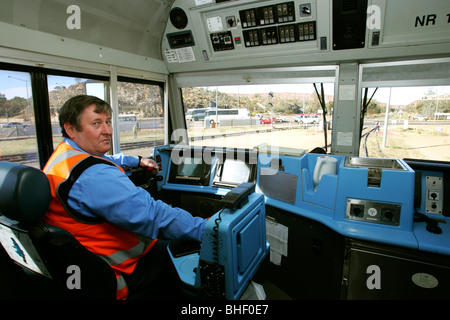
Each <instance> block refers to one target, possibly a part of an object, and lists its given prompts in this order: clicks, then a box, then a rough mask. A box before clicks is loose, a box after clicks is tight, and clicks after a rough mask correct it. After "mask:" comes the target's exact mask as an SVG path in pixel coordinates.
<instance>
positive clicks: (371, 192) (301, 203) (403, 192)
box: [153, 146, 450, 254]
mask: <svg viewBox="0 0 450 320" xmlns="http://www.w3.org/2000/svg"><path fill="white" fill-rule="evenodd" d="M153 156H154V158H155V159H158V160H159V161H158V163H159V165H160V172H159V173H158V176H159V177H158V179H157V181H158V182H157V183H158V189H159V190H160V191H161V192H163V193H168V194H169V197H168V198H169V199H170V198H172V199H175V198H180V199H181V200H180V201H184V202H185V203H189V208H188V209H192V210H199V211H205V210H206V211H208V214H209V213H211V212H214V211H215V210H217V208H218V203H219V202H220V199H221V198H223V197H224V196H225V195H226V194H227V193H228V192H229V191H230V190H231V189H233V188H234V187H236V186H238V185H239V184H241V183H245V182H250V183H255V184H256V190H255V192H256V193H259V194H263V195H264V199H265V205H269V206H271V207H275V208H278V209H281V210H284V211H286V212H290V213H292V214H294V215H299V216H303V217H306V218H309V219H312V220H314V221H317V222H319V223H322V224H324V225H325V226H327V227H329V228H330V229H332V230H335V231H336V232H338V233H339V234H342V235H344V236H349V237H352V238H357V239H362V240H370V241H376V242H381V243H387V244H391V245H397V246H402V247H406V248H415V249H417V248H422V249H424V250H427V251H429V250H431V251H435V252H440V253H443V254H450V248H449V247H448V246H446V245H445V244H444V243H443V242H442V239H443V238H442V237H444V238H445V239H447V238H448V239H449V240H450V230H449V229H448V226H447V220H448V215H449V214H448V212H447V211H448V210H447V209H444V211H445V212H443V213H442V214H440V213H438V212H437V211H436V213H433V215H434V216H433V215H432V216H431V217H428V218H427V219H428V220H426V221H425V220H420V221H419V220H417V221H416V220H415V218H416V213H417V212H418V213H424V214H425V213H429V212H425V211H426V210H428V209H426V208H428V206H429V205H428V204H427V203H429V201H434V202H433V203H436V206H438V207H439V206H440V204H438V203H437V201H438V199H440V198H441V197H444V198H445V196H444V195H443V193H442V188H440V185H441V184H443V183H444V182H443V183H440V182H439V183H434V184H430V183H427V182H426V181H424V182H423V184H422V182H420V183H418V182H417V177H418V176H420V175H421V172H420V171H419V170H416V171H415V170H413V169H412V168H411V167H410V166H409V165H408V163H407V162H405V161H404V160H399V159H378V158H359V157H349V156H339V155H321V154H313V153H304V154H303V155H300V156H292V155H287V154H286V155H284V154H266V153H261V152H256V151H250V150H240V149H231V150H222V149H220V148H218V149H217V150H216V149H214V148H207V147H189V146H185V147H184V146H183V147H181V148H180V147H178V146H162V147H158V148H155V150H154V153H153ZM324 158H328V160H333V161H328V164H326V165H319V163H322V162H323V163H326V162H327V161H323V160H326V159H324ZM330 164H331V166H334V167H333V168H332V170H330V168H329V166H330ZM327 166H328V167H327ZM431 175H432V174H430V173H428V172H424V175H423V179H424V180H426V177H430V176H431ZM434 176H436V174H434ZM442 177H443V176H442V175H441V178H440V180H439V176H438V177H437V178H432V179H433V181H435V180H436V181H443V179H442ZM428 180H429V178H428ZM445 181H446V180H445ZM418 185H419V186H420V187H421V188H422V189H421V190H420V191H418ZM424 194H425V196H422V195H424ZM427 195H428V196H427ZM417 197H421V198H423V200H422V201H421V204H420V203H419V204H417V201H416V198H417ZM433 197H434V198H433ZM190 198H192V200H189V199H190ZM183 199H184V200H183ZM430 199H431V200H430ZM178 204H179V203H175V204H174V205H178ZM447 206H448V205H447ZM444 207H445V205H444ZM208 208H209V209H208ZM445 208H447V207H445ZM192 210H191V211H192ZM436 216H437V217H436ZM422 221H425V222H426V223H422ZM430 221H438V223H436V224H438V227H439V228H434V229H433V232H431V231H430V230H431V229H430V228H429V227H428V223H429V222H430ZM436 229H438V230H440V232H439V233H435V232H434V230H436Z"/></svg>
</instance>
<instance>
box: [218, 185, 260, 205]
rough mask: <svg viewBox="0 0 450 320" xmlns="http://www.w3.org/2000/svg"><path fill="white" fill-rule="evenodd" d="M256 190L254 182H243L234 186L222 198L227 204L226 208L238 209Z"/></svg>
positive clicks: (222, 201)
mask: <svg viewBox="0 0 450 320" xmlns="http://www.w3.org/2000/svg"><path fill="white" fill-rule="evenodd" d="M253 192H255V184H254V183H253V182H243V183H241V184H240V185H238V186H237V187H234V188H233V189H231V190H230V191H228V193H227V194H226V195H225V196H224V197H223V198H222V199H221V200H220V202H221V203H223V204H224V205H225V208H229V209H231V210H236V209H237V208H238V207H239V208H242V207H243V206H244V204H245V203H247V201H248V196H249V195H250V194H251V193H253Z"/></svg>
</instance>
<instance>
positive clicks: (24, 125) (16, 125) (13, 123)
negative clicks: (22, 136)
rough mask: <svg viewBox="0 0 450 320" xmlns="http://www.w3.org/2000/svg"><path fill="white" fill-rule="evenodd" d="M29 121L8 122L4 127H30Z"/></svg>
mask: <svg viewBox="0 0 450 320" xmlns="http://www.w3.org/2000/svg"><path fill="white" fill-rule="evenodd" d="M28 126H29V124H28V123H21V122H7V123H5V124H4V125H3V126H2V127H3V128H11V127H28Z"/></svg>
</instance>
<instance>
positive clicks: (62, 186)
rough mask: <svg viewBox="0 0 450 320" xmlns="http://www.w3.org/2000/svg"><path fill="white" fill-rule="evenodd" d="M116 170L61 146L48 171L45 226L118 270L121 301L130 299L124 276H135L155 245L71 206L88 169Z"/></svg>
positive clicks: (118, 288) (151, 240) (96, 158)
mask: <svg viewBox="0 0 450 320" xmlns="http://www.w3.org/2000/svg"><path fill="white" fill-rule="evenodd" d="M99 163H103V164H107V165H111V166H115V167H116V168H118V169H120V170H121V171H122V172H124V170H123V169H122V168H120V167H119V166H116V165H115V164H114V163H112V162H110V161H108V160H106V159H103V158H101V157H96V156H92V155H90V154H88V153H85V152H83V151H80V150H77V149H75V148H72V147H71V146H70V145H69V144H67V143H65V142H61V143H60V144H59V145H58V147H57V148H56V150H55V152H54V153H53V154H52V156H51V157H50V159H49V161H48V162H47V164H46V165H45V167H44V170H43V171H44V172H45V173H46V174H47V177H48V178H49V180H50V187H51V192H52V199H51V202H50V207H49V210H48V212H47V214H46V215H45V216H44V217H43V222H44V223H47V224H50V225H54V226H57V227H59V228H61V229H64V230H66V231H68V232H69V233H70V234H72V235H73V236H74V237H75V238H76V239H77V240H78V241H79V242H80V243H81V244H82V245H83V246H84V247H86V248H87V249H88V250H90V251H92V252H93V253H95V254H96V255H98V256H100V257H101V258H103V259H104V260H105V261H106V262H108V264H109V265H110V266H111V267H112V269H113V270H114V273H115V275H116V279H117V293H116V297H117V299H125V298H126V297H127V295H128V290H127V287H126V283H125V280H124V278H123V276H122V274H131V273H132V272H133V271H134V269H135V267H136V264H137V262H138V261H139V259H140V258H141V257H142V256H143V255H145V254H146V253H147V252H148V251H149V250H150V248H151V247H152V246H153V245H154V244H155V242H156V239H149V238H146V237H143V236H140V235H137V234H136V233H133V232H131V231H128V230H126V229H124V228H121V227H119V226H116V225H114V224H112V223H109V222H107V221H106V220H104V219H103V218H101V217H99V218H91V217H86V216H84V215H81V214H80V213H78V212H76V211H75V210H73V209H72V208H71V207H70V206H69V204H68V200H67V199H68V194H69V191H70V189H71V187H72V185H73V183H75V181H76V179H77V178H78V177H79V176H80V175H81V174H82V173H83V171H84V170H85V169H87V168H88V167H90V166H91V165H95V164H99Z"/></svg>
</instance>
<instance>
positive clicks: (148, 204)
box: [64, 138, 206, 241]
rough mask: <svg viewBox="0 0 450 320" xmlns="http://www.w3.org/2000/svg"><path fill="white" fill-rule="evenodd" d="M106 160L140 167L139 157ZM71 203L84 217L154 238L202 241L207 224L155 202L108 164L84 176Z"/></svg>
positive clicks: (95, 167)
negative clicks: (100, 218)
mask: <svg viewBox="0 0 450 320" xmlns="http://www.w3.org/2000/svg"><path fill="white" fill-rule="evenodd" d="M64 141H65V142H66V143H68V144H69V145H70V146H72V147H73V148H76V149H78V150H81V151H83V150H82V149H81V148H80V147H79V146H78V145H77V144H76V143H75V142H74V141H72V140H70V139H67V138H66V139H64ZM103 157H104V158H105V159H107V160H109V161H111V162H114V163H115V164H117V165H119V166H121V167H122V168H126V167H136V166H138V165H139V158H138V157H133V156H126V155H123V154H116V155H105V156H103ZM68 203H69V205H70V206H71V207H72V208H73V209H74V210H76V211H78V212H79V213H81V214H83V215H86V216H88V217H102V218H104V219H105V220H107V221H109V222H111V223H113V224H116V225H118V226H121V227H123V228H125V229H127V230H129V231H132V232H135V233H137V234H141V235H143V236H146V237H148V238H151V239H155V238H157V237H165V238H168V239H187V240H197V241H201V240H202V237H203V231H204V228H205V224H206V220H205V219H203V218H200V217H193V216H192V215H191V214H190V213H189V212H187V211H185V210H183V209H181V208H173V207H171V206H170V205H168V204H166V203H164V202H162V201H160V200H154V199H153V198H152V197H151V196H150V194H149V193H148V192H147V191H146V190H144V189H142V188H140V187H136V186H135V185H134V184H133V183H132V182H131V180H130V179H129V178H128V177H127V176H126V175H124V174H123V173H122V172H121V171H120V170H117V168H115V167H112V166H109V165H106V164H96V165H93V166H91V167H89V168H87V169H86V170H85V171H84V172H83V173H82V174H81V175H80V177H79V178H78V179H77V181H76V182H75V183H74V185H73V186H72V189H71V190H70V192H69V198H68Z"/></svg>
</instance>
